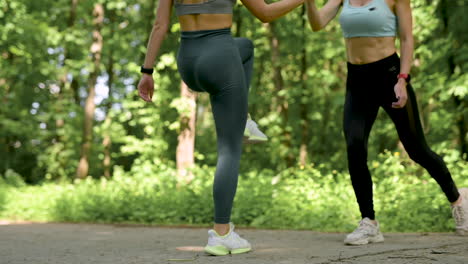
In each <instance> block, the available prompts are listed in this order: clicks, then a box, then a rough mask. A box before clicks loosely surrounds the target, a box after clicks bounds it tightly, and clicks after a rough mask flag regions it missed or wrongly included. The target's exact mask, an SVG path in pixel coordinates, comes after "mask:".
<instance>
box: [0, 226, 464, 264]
mask: <svg viewBox="0 0 468 264" xmlns="http://www.w3.org/2000/svg"><path fill="white" fill-rule="evenodd" d="M206 232H207V229H199V228H165V227H140V226H114V225H94V224H8V223H5V222H4V223H3V224H1V225H0V264H26V263H28V264H29V263H31V264H55V263H60V264H81V263H83V264H85V263H86V264H91V263H99V264H106V263H109V264H143V263H145V264H146V263H148V264H175V263H193V264H202V263H203V264H205V263H207V264H211V263H213V264H214V263H216V264H218V263H232V264H263V263H265V264H267V263H272V264H273V263H274V264H302V263H310V264H318V263H322V264H325V263H329V264H367V263H369V264H371V263H372V264H380V263H391V264H420V263H424V264H426V263H429V264H432V263H440V264H452V263H453V264H455V263H456V264H468V237H459V236H455V235H453V234H449V233H424V234H417V233H413V234H399V233H388V234H384V235H385V238H386V240H385V242H384V243H379V244H371V245H365V246H354V247H352V246H344V245H343V243H342V240H343V237H344V234H341V233H340V234H338V233H318V232H312V231H286V230H252V229H239V230H238V232H239V233H240V234H241V235H243V236H244V237H245V238H247V239H248V240H249V241H250V242H251V243H252V245H253V247H254V251H253V252H250V253H248V254H241V255H235V256H224V257H212V256H208V255H206V254H205V253H203V251H202V247H203V246H204V244H205V243H206V239H207V233H206Z"/></svg>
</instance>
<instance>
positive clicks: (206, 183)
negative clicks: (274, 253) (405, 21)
mask: <svg viewBox="0 0 468 264" xmlns="http://www.w3.org/2000/svg"><path fill="white" fill-rule="evenodd" d="M448 165H449V167H450V169H451V170H452V172H453V174H454V178H455V180H456V181H457V182H458V183H459V184H460V185H462V186H467V185H468V179H467V178H466V177H461V175H466V174H467V173H468V168H467V167H466V166H461V165H460V164H459V163H457V162H450V161H449V160H448ZM371 170H372V172H373V173H374V174H376V175H380V177H376V178H375V179H374V183H375V189H374V192H375V206H376V212H377V214H378V215H379V220H380V222H381V225H382V229H383V230H385V231H400V232H409V231H411V232H424V231H452V230H453V226H454V223H453V219H452V217H451V211H450V206H449V203H448V202H447V200H446V198H445V196H444V195H443V193H442V192H441V191H440V190H439V187H438V185H437V184H436V182H435V181H434V180H433V179H431V178H430V177H429V175H428V174H427V173H425V172H421V170H420V169H419V167H418V166H417V165H416V164H414V163H413V162H412V161H411V160H409V159H408V158H407V157H402V156H401V155H400V154H399V153H398V152H394V153H391V152H385V153H382V154H380V155H379V156H378V158H377V159H376V160H375V161H374V162H373V163H372V166H371ZM158 171H159V173H158V174H152V176H148V175H142V174H140V173H135V174H133V175H128V174H126V173H125V172H124V171H123V170H122V169H121V168H119V169H117V170H116V172H115V175H114V179H112V180H110V181H109V180H106V179H105V178H102V179H92V178H88V179H86V180H76V181H75V182H74V183H62V184H53V183H47V184H43V185H38V186H23V187H19V188H18V187H17V186H18V183H17V182H16V180H15V181H11V182H10V183H7V182H5V181H4V182H2V183H1V184H0V190H2V192H0V193H2V195H3V196H4V197H3V198H2V197H1V196H0V199H3V200H4V201H3V202H2V203H1V204H2V206H3V208H2V209H0V218H7V219H17V220H36V221H41V220H42V221H67V222H102V223H145V224H166V225H174V224H175V225H177V224H193V225H200V226H205V225H207V224H210V223H211V221H212V215H213V202H212V197H211V188H212V186H211V178H212V176H211V175H212V174H213V168H210V167H203V168H196V169H194V171H193V172H194V174H195V175H196V177H195V180H194V181H192V182H191V183H190V184H187V185H179V184H178V182H177V180H176V177H175V174H176V172H175V170H174V169H173V168H170V167H166V166H161V167H159V168H158ZM232 220H233V221H234V222H235V223H236V224H238V225H241V226H252V227H262V228H290V229H311V230H321V231H341V232H343V231H350V230H352V229H353V228H354V227H355V225H356V223H357V222H358V221H359V213H358V208H357V204H356V202H355V198H354V193H353V190H352V187H351V185H350V184H349V179H348V176H347V175H346V173H341V172H338V171H335V170H328V169H327V168H326V165H324V164H310V165H308V166H305V167H300V166H298V167H293V168H290V169H288V170H285V171H282V172H280V173H277V172H274V171H272V170H269V169H265V170H261V171H250V172H248V173H245V174H242V175H241V179H240V182H239V187H238V190H237V195H236V200H235V205H234V209H233V215H232Z"/></svg>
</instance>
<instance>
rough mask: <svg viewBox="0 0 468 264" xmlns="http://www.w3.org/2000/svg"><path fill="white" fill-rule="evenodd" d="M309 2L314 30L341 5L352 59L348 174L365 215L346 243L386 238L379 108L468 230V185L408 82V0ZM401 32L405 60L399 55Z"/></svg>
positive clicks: (348, 97)
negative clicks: (375, 135)
mask: <svg viewBox="0 0 468 264" xmlns="http://www.w3.org/2000/svg"><path fill="white" fill-rule="evenodd" d="M306 5H307V12H308V17H309V22H310V25H311V26H312V29H313V30H314V31H318V30H320V29H322V28H323V27H324V26H326V25H327V24H328V23H329V22H330V20H331V19H333V18H334V17H335V16H336V15H337V13H338V11H339V9H340V8H341V7H342V11H341V15H340V24H341V28H342V30H343V35H344V37H345V42H346V51H347V58H348V78H347V82H346V100H345V106H344V122H343V123H344V124H343V127H344V134H345V138H346V143H347V152H348V168H349V173H350V175H351V181H352V185H353V188H354V192H355V194H356V198H357V202H358V204H359V208H360V211H361V216H362V220H361V221H360V224H359V227H358V228H357V229H356V230H355V231H354V232H353V233H351V234H349V235H348V236H347V237H346V239H345V241H344V242H345V243H346V244H350V245H360V244H367V243H370V242H382V241H383V240H384V238H383V236H382V234H381V233H380V230H379V224H378V222H377V221H376V220H375V213H374V208H373V199H372V179H371V175H370V173H369V169H368V167H367V142H368V137H369V133H370V131H371V128H372V125H373V123H374V121H375V119H376V116H377V112H378V110H379V108H380V107H382V108H383V109H384V110H385V111H386V112H387V114H388V115H389V116H390V118H391V119H392V121H393V123H394V124H395V127H396V130H397V132H398V136H399V137H400V140H401V142H402V143H403V145H404V147H405V149H406V151H407V152H408V155H409V156H410V157H411V159H413V160H414V161H415V162H417V163H419V164H420V165H421V166H423V167H424V168H425V169H426V170H427V171H428V172H429V174H430V175H431V176H432V177H433V178H434V179H435V180H436V181H437V183H438V184H439V185H440V187H441V189H442V191H443V192H444V193H445V195H446V197H447V199H448V201H449V202H450V203H451V204H452V208H453V209H452V212H453V216H454V218H455V222H456V230H457V233H458V234H468V189H466V188H463V189H460V190H457V188H456V186H455V183H454V182H453V180H452V177H451V175H450V172H449V171H448V169H447V166H446V165H445V163H444V161H443V160H442V158H441V157H439V156H438V155H437V154H435V153H434V152H432V151H431V149H430V148H429V147H428V146H427V143H426V140H425V138H424V133H423V130H422V128H421V121H420V120H419V113H418V107H417V105H416V97H415V94H414V91H413V88H412V87H411V84H410V83H411V82H410V75H409V72H410V68H411V63H412V56H413V35H412V22H411V21H412V18H411V7H410V0H329V1H328V2H327V3H326V4H325V6H324V7H323V8H322V9H320V10H317V8H316V7H315V0H307V1H306ZM397 35H399V37H400V42H401V52H400V53H401V60H400V58H399V57H398V55H397V54H396V46H395V40H396V37H397Z"/></svg>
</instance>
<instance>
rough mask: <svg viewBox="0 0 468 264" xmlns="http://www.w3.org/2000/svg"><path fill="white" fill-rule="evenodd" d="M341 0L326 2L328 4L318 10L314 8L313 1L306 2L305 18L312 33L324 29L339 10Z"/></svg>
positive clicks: (307, 0)
mask: <svg viewBox="0 0 468 264" xmlns="http://www.w3.org/2000/svg"><path fill="white" fill-rule="evenodd" d="M341 4H342V0H328V2H327V3H326V4H325V5H324V6H323V7H322V8H321V9H320V10H318V9H317V7H316V6H315V0H306V7H307V17H308V18H309V24H310V26H311V27H312V30H313V31H319V30H321V29H322V28H324V27H325V26H326V25H327V24H328V23H329V22H330V21H331V20H332V19H333V18H334V17H335V16H336V14H338V10H340V7H341Z"/></svg>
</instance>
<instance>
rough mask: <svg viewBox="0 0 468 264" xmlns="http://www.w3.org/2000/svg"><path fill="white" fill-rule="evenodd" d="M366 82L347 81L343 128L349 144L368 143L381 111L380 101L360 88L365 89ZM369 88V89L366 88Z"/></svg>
mask: <svg viewBox="0 0 468 264" xmlns="http://www.w3.org/2000/svg"><path fill="white" fill-rule="evenodd" d="M365 85H366V84H365V83H361V82H359V81H355V80H350V78H348V81H347V84H346V86H347V89H346V90H347V91H346V98H345V105H344V116H343V130H344V134H345V138H346V141H347V143H348V145H350V144H353V143H355V142H361V143H364V144H367V140H368V138H369V134H370V131H371V129H372V125H373V124H374V122H375V119H376V117H377V113H378V111H379V104H378V102H377V101H376V100H375V99H374V98H372V97H371V96H369V95H368V94H366V93H361V92H359V91H358V89H360V88H362V89H363V90H364V89H365ZM365 90H367V89H365Z"/></svg>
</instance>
